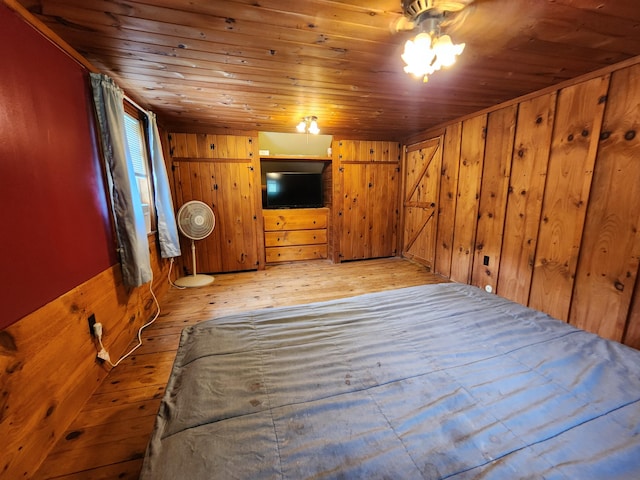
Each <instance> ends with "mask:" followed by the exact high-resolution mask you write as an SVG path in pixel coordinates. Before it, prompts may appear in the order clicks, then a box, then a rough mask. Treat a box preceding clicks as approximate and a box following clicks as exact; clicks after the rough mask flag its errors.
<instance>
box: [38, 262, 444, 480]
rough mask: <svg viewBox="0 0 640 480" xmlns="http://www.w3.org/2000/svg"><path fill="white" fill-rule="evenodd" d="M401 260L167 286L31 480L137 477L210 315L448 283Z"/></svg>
mask: <svg viewBox="0 0 640 480" xmlns="http://www.w3.org/2000/svg"><path fill="white" fill-rule="evenodd" d="M446 281H447V280H445V279H444V278H443V277H441V276H439V275H435V274H433V273H430V272H429V271H428V269H427V268H425V267H423V266H422V265H419V264H417V263H414V262H410V261H407V260H402V259H399V258H384V259H376V260H364V261H357V262H347V263H342V264H333V263H331V262H330V261H329V260H313V261H306V262H294V263H285V264H279V265H274V266H267V267H266V269H265V270H260V271H254V272H238V273H225V274H220V275H217V276H216V279H215V281H214V282H213V283H212V284H211V285H208V286H206V287H202V288H192V289H187V290H177V289H173V288H172V289H170V290H169V292H168V293H167V294H166V295H165V296H164V299H163V301H162V302H161V307H162V310H161V314H160V317H159V318H158V320H157V321H156V322H155V323H154V324H153V325H151V326H150V327H148V328H147V329H145V330H144V334H143V342H144V343H143V345H142V347H140V348H139V349H138V350H137V351H136V352H135V354H134V355H132V356H131V357H129V358H127V359H126V360H124V361H123V362H122V364H121V365H120V366H118V367H117V368H115V369H113V370H112V371H111V372H110V373H109V375H108V376H107V378H106V380H105V381H103V382H102V384H101V385H100V387H99V388H98V389H97V390H96V392H95V393H94V394H93V396H92V397H91V398H90V399H89V401H88V402H87V403H86V405H85V406H84V408H83V409H82V410H81V411H80V412H79V415H78V416H77V418H76V419H75V420H74V421H73V423H72V424H71V425H70V426H69V428H68V429H67V430H66V431H64V432H61V433H62V435H61V436H60V441H58V443H57V444H56V445H55V447H54V449H53V451H52V452H51V454H50V455H49V456H48V457H47V459H46V460H45V462H44V463H43V464H42V467H41V468H40V470H39V471H38V472H37V474H36V475H35V477H34V480H39V479H50V478H56V479H66V480H83V479H86V480H100V479H105V480H106V479H109V480H111V479H114V478H118V479H121V480H128V479H130V480H133V479H137V478H138V476H139V474H140V468H141V466H142V459H143V456H144V453H145V450H146V447H147V442H148V440H149V436H150V434H151V430H152V429H153V425H154V422H155V418H156V414H157V411H158V406H159V405H160V399H161V397H162V395H163V393H164V389H165V386H166V383H167V379H168V377H169V373H170V371H171V367H172V365H173V360H174V358H175V355H176V350H177V348H178V342H179V340H180V332H181V331H182V329H183V328H184V327H186V326H188V325H192V324H194V323H197V322H201V321H204V320H209V319H211V318H214V317H217V316H221V315H228V314H232V313H238V312H242V311H248V310H254V309H259V308H269V307H280V306H286V305H296V304H302V303H309V302H316V301H325V300H332V299H335V298H343V297H350V296H353V295H359V294H364V293H369V292H378V291H383V290H391V289H394V288H402V287H410V286H415V285H422V284H429V283H441V282H446Z"/></svg>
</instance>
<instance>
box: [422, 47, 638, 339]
mask: <svg viewBox="0 0 640 480" xmlns="http://www.w3.org/2000/svg"><path fill="white" fill-rule="evenodd" d="M639 80H640V58H639V59H638V60H637V62H636V63H634V64H631V65H629V63H628V62H627V63H625V64H621V65H619V66H614V67H611V68H610V69H608V71H606V72H602V71H600V72H597V73H594V74H593V75H591V76H585V77H582V78H580V79H576V80H575V82H574V83H569V84H563V87H562V88H559V89H557V90H555V91H554V90H549V89H547V90H545V91H543V92H540V94H539V95H536V94H531V95H527V96H526V97H523V98H522V99H516V100H515V101H513V102H510V103H507V104H503V105H499V106H496V107H494V108H492V109H488V110H487V111H484V112H480V113H478V115H476V116H471V117H465V118H464V119H460V120H458V121H456V122H454V123H452V124H449V125H444V126H439V127H438V128H437V129H434V130H433V131H427V132H424V139H425V141H426V140H427V139H429V138H432V137H433V135H438V132H441V131H442V129H443V128H444V129H445V138H444V149H443V158H442V165H443V167H442V175H441V176H440V191H441V194H440V205H439V219H438V231H437V232H436V238H437V244H436V258H435V264H436V272H438V273H440V274H443V275H444V276H449V277H450V278H451V279H453V280H457V281H461V282H464V283H467V282H469V283H472V284H474V285H477V286H481V287H484V286H485V285H487V284H490V285H492V286H493V285H494V284H492V283H490V282H491V281H494V280H495V278H496V276H497V285H496V287H497V288H496V291H497V294H499V295H501V296H504V297H506V298H509V299H511V300H514V301H516V302H518V303H521V304H523V305H529V306H531V307H533V308H536V309H538V310H541V311H544V312H547V313H550V314H551V315H553V316H554V317H556V318H559V319H560V320H564V321H570V322H571V323H572V324H574V325H576V326H579V327H581V328H584V329H586V330H588V331H591V332H595V333H598V334H600V335H601V336H603V337H606V338H611V339H614V340H618V341H622V342H623V343H625V344H628V345H631V346H634V347H636V348H640V279H638V271H639V268H640V238H639V237H640V233H639V231H638V230H639V227H640V214H639V213H638V212H640V190H639V189H638V188H637V185H638V184H639V183H640V166H638V162H637V158H638V157H640V141H639V140H638V137H637V132H638V128H639V127H640V87H638V85H639V84H640V82H639ZM487 115H488V120H485V119H486V118H487ZM514 116H515V123H514ZM485 121H486V122H487V133H486V138H482V137H479V136H478V131H479V127H478V126H479V125H482V124H483V123H484V122H485ZM461 125H462V129H460V126H461ZM470 125H476V127H475V128H468V126H470ZM500 125H502V126H500ZM511 138H513V141H511V140H510V139H511ZM411 140H412V142H416V141H419V137H415V136H414V137H412V138H411ZM472 144H474V145H475V147H471V145H472ZM511 144H512V147H511ZM511 148H512V150H513V153H512V155H511V158H510V159H509V153H508V152H509V150H510V149H511ZM483 149H484V169H482V170H481V169H479V168H478V167H477V166H476V168H475V171H473V170H472V169H470V168H469V165H468V159H469V158H470V157H471V158H474V156H477V157H479V156H480V153H479V152H481V151H482V150H483ZM473 152H475V153H473ZM458 161H459V163H458ZM465 162H467V163H466V164H465ZM494 162H497V163H494ZM509 162H510V170H509ZM455 165H458V168H459V170H458V173H457V175H453V174H452V171H451V170H450V166H454V167H455ZM456 176H457V178H456ZM507 181H508V187H507V188H506V192H505V185H506V182H507ZM476 186H479V190H476ZM456 188H457V197H456V198H457V201H456V202H455V203H454V202H452V201H451V200H452V192H453V191H455V189H456ZM476 191H479V193H480V201H479V206H478V207H477V212H476V213H477V215H476V218H475V220H473V219H472V217H473V215H472V213H473V212H474V208H475V205H474V202H473V193H474V192H476ZM501 197H503V198H502V199H501ZM476 203H477V202H476ZM452 207H455V208H452ZM502 211H504V215H503V220H501V219H500V216H501V215H502V213H501V212H502ZM489 214H491V215H489ZM501 223H502V224H503V225H502V226H501V225H500V224H501ZM452 225H453V227H452ZM452 228H453V239H454V242H453V249H452V250H451V249H449V248H448V243H447V241H448V240H449V239H450V238H451V234H452ZM501 228H502V234H501V235H500V230H501ZM474 235H475V244H474V248H475V253H474V258H473V259H468V258H467V257H466V248H465V247H466V246H467V245H468V242H469V241H470V240H469V239H471V238H472V237H473V236H474ZM500 237H502V238H501V240H500ZM500 242H501V247H500V246H499V245H500ZM483 252H484V253H483ZM489 252H491V254H490V255H487V256H488V257H489V265H488V266H489V267H490V268H487V266H486V265H484V260H485V259H484V256H485V254H487V253H489ZM492 257H498V258H495V262H493V260H494V259H493V258H492ZM468 267H471V270H470V272H471V273H472V277H470V278H469V277H467V273H468V272H469V271H468V270H467V268H468ZM448 268H449V270H448Z"/></svg>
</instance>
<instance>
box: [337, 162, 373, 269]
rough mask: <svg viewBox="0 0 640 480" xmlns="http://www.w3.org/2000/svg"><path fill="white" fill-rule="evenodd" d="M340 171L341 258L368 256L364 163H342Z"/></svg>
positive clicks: (352, 258)
mask: <svg viewBox="0 0 640 480" xmlns="http://www.w3.org/2000/svg"><path fill="white" fill-rule="evenodd" d="M340 174H341V179H340V181H341V182H342V190H341V191H342V205H341V209H342V225H341V227H342V228H341V229H340V260H356V259H363V258H368V257H367V252H368V250H369V241H370V238H369V229H368V228H367V226H368V223H369V218H368V215H369V212H368V207H367V203H368V199H367V197H368V194H369V189H368V188H367V184H368V172H367V165H366V164H364V163H350V164H343V165H342V167H341V169H340Z"/></svg>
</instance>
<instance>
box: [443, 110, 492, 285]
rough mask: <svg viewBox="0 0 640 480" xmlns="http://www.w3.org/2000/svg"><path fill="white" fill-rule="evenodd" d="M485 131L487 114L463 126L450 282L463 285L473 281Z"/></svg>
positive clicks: (464, 123)
mask: <svg viewBox="0 0 640 480" xmlns="http://www.w3.org/2000/svg"><path fill="white" fill-rule="evenodd" d="M486 128H487V115H478V116H477V117H473V118H471V119H469V120H465V121H464V122H463V123H462V144H461V149H460V167H459V171H458V199H457V201H456V218H455V224H454V231H453V250H452V255H451V276H450V277H451V280H454V281H456V282H461V283H468V282H469V280H470V279H471V265H472V261H473V252H474V242H475V235H476V225H477V223H478V200H479V199H480V182H481V180H482V166H483V163H484V146H485V135H486Z"/></svg>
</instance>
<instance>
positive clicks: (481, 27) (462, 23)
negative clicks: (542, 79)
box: [441, 0, 546, 53]
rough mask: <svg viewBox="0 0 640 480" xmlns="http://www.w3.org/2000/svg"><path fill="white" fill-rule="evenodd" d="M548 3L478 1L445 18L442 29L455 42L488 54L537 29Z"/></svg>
mask: <svg viewBox="0 0 640 480" xmlns="http://www.w3.org/2000/svg"><path fill="white" fill-rule="evenodd" d="M545 3H546V2H540V1H539V0H518V1H513V0H508V1H505V0H475V1H474V2H473V3H472V4H470V5H469V6H468V7H467V8H465V9H463V10H461V11H459V12H457V13H454V14H451V15H447V16H445V20H444V21H443V22H442V24H441V28H442V30H443V31H445V32H446V33H447V34H449V35H451V36H452V37H454V38H455V40H457V41H460V42H466V43H467V45H473V48H475V49H477V50H479V51H482V52H484V53H488V52H491V51H492V50H495V49H498V48H499V47H501V46H502V45H505V44H506V43H508V42H509V41H511V40H512V39H513V38H514V37H516V36H518V35H521V34H522V33H523V32H525V31H527V30H530V29H531V28H533V27H534V26H535V24H536V22H537V20H538V18H539V17H540V14H541V13H542V12H543V10H544V8H545Z"/></svg>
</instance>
